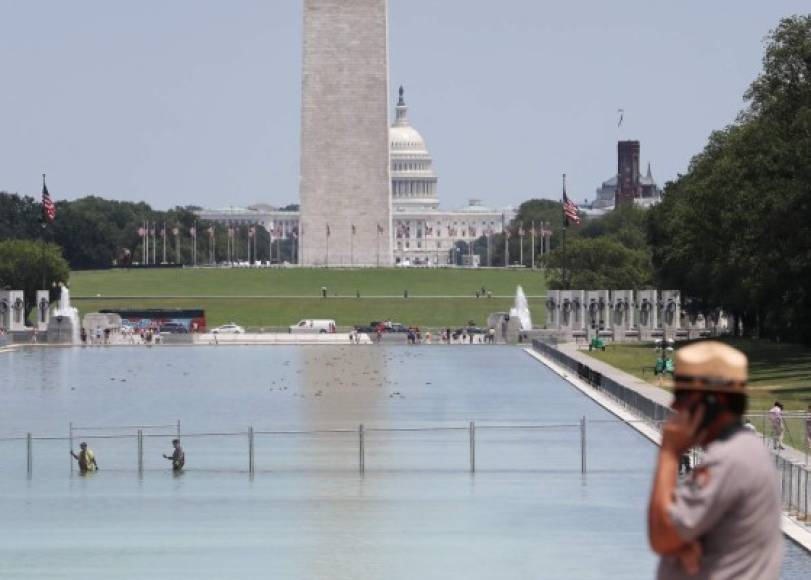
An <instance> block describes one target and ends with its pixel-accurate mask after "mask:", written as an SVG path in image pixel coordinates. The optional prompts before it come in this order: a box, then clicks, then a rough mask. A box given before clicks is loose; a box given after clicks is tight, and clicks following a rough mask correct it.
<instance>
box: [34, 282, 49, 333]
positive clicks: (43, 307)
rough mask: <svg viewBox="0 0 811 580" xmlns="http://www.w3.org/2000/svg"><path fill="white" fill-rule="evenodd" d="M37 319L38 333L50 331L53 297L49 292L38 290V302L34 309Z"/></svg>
mask: <svg viewBox="0 0 811 580" xmlns="http://www.w3.org/2000/svg"><path fill="white" fill-rule="evenodd" d="M34 314H35V316H36V318H37V321H36V326H37V331H38V332H47V331H48V320H50V317H51V297H50V294H49V292H48V291H47V290H37V302H36V307H35V308H34Z"/></svg>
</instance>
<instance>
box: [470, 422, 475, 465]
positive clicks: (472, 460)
mask: <svg viewBox="0 0 811 580" xmlns="http://www.w3.org/2000/svg"><path fill="white" fill-rule="evenodd" d="M470 473H476V423H474V422H473V421H471V422H470Z"/></svg>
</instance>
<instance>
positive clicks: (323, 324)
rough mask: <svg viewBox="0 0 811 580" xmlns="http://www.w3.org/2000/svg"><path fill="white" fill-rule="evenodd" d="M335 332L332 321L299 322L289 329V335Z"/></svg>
mask: <svg viewBox="0 0 811 580" xmlns="http://www.w3.org/2000/svg"><path fill="white" fill-rule="evenodd" d="M334 332H335V321H334V320H312V319H307V320H299V321H298V322H297V323H296V324H294V325H293V326H291V327H290V334H312V333H317V334H327V333H330V334H331V333H334Z"/></svg>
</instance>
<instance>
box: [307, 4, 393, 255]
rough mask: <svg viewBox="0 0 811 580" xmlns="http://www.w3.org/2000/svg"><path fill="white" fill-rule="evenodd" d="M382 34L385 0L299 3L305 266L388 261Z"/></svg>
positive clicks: (385, 69) (385, 65)
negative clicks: (301, 10) (301, 8)
mask: <svg viewBox="0 0 811 580" xmlns="http://www.w3.org/2000/svg"><path fill="white" fill-rule="evenodd" d="M387 27H388V22H387V1H386V0H352V1H351V2H349V1H347V0H304V61H303V74H302V110H301V185H300V188H301V191H300V199H301V228H300V230H299V233H300V236H299V263H301V264H302V265H304V266H327V265H329V266H349V265H350V263H353V264H354V265H356V266H375V265H377V264H380V265H381V266H390V265H391V264H392V263H393V254H392V245H391V244H392V240H391V237H392V232H391V181H390V178H389V171H390V167H389V121H388V100H389V94H388V90H389V86H388V83H389V80H388V68H389V67H388V28H387ZM352 226H355V231H354V234H353V230H352Z"/></svg>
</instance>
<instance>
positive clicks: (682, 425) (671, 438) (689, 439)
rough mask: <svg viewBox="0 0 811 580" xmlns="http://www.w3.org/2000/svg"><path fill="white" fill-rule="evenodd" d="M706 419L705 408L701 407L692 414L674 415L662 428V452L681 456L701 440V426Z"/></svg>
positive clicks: (680, 413)
mask: <svg viewBox="0 0 811 580" xmlns="http://www.w3.org/2000/svg"><path fill="white" fill-rule="evenodd" d="M703 418H704V407H703V405H702V406H699V407H698V409H696V411H695V412H694V413H692V414H690V413H688V412H687V411H686V410H682V411H679V412H678V413H676V414H675V415H673V416H672V417H671V418H670V419H668V420H667V422H666V423H665V424H664V425H663V426H662V451H669V452H670V453H673V454H675V455H677V456H679V455H681V454H682V453H684V452H685V451H687V450H688V449H690V447H692V446H693V445H695V444H696V443H698V441H699V440H700V439H701V433H699V425H701V420H702V419H703Z"/></svg>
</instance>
